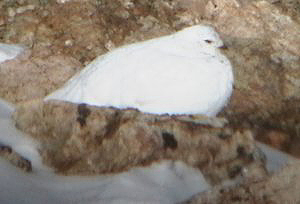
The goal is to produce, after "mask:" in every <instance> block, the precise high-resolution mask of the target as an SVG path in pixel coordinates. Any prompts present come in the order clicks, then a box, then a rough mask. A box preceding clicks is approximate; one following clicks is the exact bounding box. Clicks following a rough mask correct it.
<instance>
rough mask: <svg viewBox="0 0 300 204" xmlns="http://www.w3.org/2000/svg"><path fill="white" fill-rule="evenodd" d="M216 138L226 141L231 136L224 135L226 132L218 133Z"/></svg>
mask: <svg viewBox="0 0 300 204" xmlns="http://www.w3.org/2000/svg"><path fill="white" fill-rule="evenodd" d="M218 137H219V138H220V139H222V140H226V139H228V138H230V137H231V134H229V133H226V132H220V133H219V134H218Z"/></svg>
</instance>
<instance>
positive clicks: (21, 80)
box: [0, 48, 81, 103]
mask: <svg viewBox="0 0 300 204" xmlns="http://www.w3.org/2000/svg"><path fill="white" fill-rule="evenodd" d="M36 51H37V52H39V53H38V56H37V54H32V52H30V51H29V50H27V51H26V52H25V53H24V54H22V56H20V57H18V58H16V59H14V60H9V61H6V62H4V63H1V64H0V87H1V88H0V97H2V98H4V99H6V100H8V101H11V102H13V103H20V102H24V101H27V100H32V99H36V98H42V97H44V96H45V95H47V94H48V93H49V92H51V91H53V90H55V89H57V88H58V87H59V86H60V85H61V84H62V83H63V82H65V81H66V80H68V79H69V78H70V77H71V76H73V75H74V73H76V71H77V70H78V69H79V68H80V66H81V64H80V63H79V62H78V61H77V60H75V59H74V58H72V57H66V56H61V55H52V54H50V56H49V53H48V52H49V50H47V49H45V48H43V49H39V50H36Z"/></svg>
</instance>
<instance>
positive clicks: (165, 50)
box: [45, 25, 233, 116]
mask: <svg viewBox="0 0 300 204" xmlns="http://www.w3.org/2000/svg"><path fill="white" fill-rule="evenodd" d="M222 46H223V42H222V40H221V39H220V37H219V35H218V34H217V32H216V31H215V30H214V29H213V28H212V27H210V26H207V25H195V26H191V27H188V28H185V29H183V30H181V31H179V32H177V33H174V34H172V35H168V36H163V37H160V38H155V39H152V40H148V41H144V42H139V43H135V44H131V45H127V46H123V47H120V48H117V49H115V50H113V51H111V52H109V53H106V54H104V55H102V56H99V57H98V58H96V59H95V60H94V61H93V62H91V63H90V64H89V65H87V66H86V67H85V68H84V69H83V70H82V71H81V72H79V73H78V74H77V75H75V76H74V77H73V78H71V79H70V80H69V81H68V82H67V83H66V84H65V85H64V86H63V87H62V88H61V89H59V90H57V91H55V92H53V93H52V94H50V95H49V96H47V97H46V98H45V100H49V99H56V100H64V101H69V102H73V103H86V104H90V105H96V106H114V107H117V108H121V109H123V108H137V109H139V110H140V111H143V112H147V113H155V114H166V113H168V114H205V115H208V116H214V115H216V114H217V113H218V112H219V111H220V110H221V109H222V108H223V107H224V106H225V104H226V103H227V101H228V99H229V97H230V96H231V93H232V86H233V74H232V66H231V64H230V61H229V60H228V59H227V58H226V56H225V55H223V54H222V53H221V52H220V50H219V49H218V48H220V47H222Z"/></svg>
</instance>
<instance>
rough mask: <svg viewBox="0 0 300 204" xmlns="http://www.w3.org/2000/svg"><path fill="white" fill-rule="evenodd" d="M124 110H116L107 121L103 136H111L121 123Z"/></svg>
mask: <svg viewBox="0 0 300 204" xmlns="http://www.w3.org/2000/svg"><path fill="white" fill-rule="evenodd" d="M122 115H123V114H122V111H119V110H116V112H115V113H114V114H113V116H112V117H111V118H110V119H109V120H108V121H107V125H106V127H105V130H106V131H105V133H104V136H103V138H111V137H112V136H113V135H115V133H116V132H117V130H118V129H119V128H120V125H121V118H122Z"/></svg>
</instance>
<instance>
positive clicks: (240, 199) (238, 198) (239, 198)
mask: <svg viewBox="0 0 300 204" xmlns="http://www.w3.org/2000/svg"><path fill="white" fill-rule="evenodd" d="M231 201H232V202H240V201H242V198H241V197H240V196H239V195H233V196H232V199H231Z"/></svg>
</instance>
